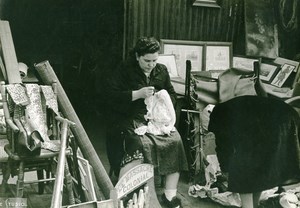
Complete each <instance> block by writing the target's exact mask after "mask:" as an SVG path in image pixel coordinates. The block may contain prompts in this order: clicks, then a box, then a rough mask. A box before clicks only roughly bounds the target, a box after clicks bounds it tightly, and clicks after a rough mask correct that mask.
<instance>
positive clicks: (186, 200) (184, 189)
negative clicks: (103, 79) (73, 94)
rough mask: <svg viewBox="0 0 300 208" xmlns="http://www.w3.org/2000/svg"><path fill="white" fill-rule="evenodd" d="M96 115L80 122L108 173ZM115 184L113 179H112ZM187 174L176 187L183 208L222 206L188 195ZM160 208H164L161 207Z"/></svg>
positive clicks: (160, 190) (99, 117)
mask: <svg viewBox="0 0 300 208" xmlns="http://www.w3.org/2000/svg"><path fill="white" fill-rule="evenodd" d="M96 112H97V113H96V114H93V116H94V118H92V117H91V116H88V115H87V114H86V112H85V113H82V114H80V113H79V116H80V118H81V122H82V124H83V126H84V128H85V130H86V132H87V134H88V136H89V138H90V140H91V142H92V144H93V145H94V147H95V150H96V152H97V153H98V155H99V157H100V160H101V162H102V163H103V165H104V167H105V169H106V171H107V172H109V162H108V159H107V155H106V149H105V126H106V125H105V119H104V116H103V115H102V114H101V112H99V111H96ZM112 181H113V182H115V179H114V178H113V179H112ZM157 181H158V182H156V193H157V196H158V198H159V200H160V198H161V195H162V193H163V188H161V187H160V182H159V180H157ZM190 185H191V184H189V182H188V176H187V174H182V175H181V178H180V181H179V186H178V197H179V198H180V199H181V201H182V205H183V207H184V208H195V207H205V208H222V207H224V206H222V205H219V204H217V203H215V202H213V201H211V200H206V199H200V198H193V197H191V196H189V195H188V189H189V186H190ZM162 208H165V207H164V206H162Z"/></svg>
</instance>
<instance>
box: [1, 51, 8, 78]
mask: <svg viewBox="0 0 300 208" xmlns="http://www.w3.org/2000/svg"><path fill="white" fill-rule="evenodd" d="M0 47H1V46H0ZM0 68H1V72H2V74H1V75H2V76H3V79H4V81H6V80H7V75H6V69H5V66H4V63H3V60H2V57H1V56H0Z"/></svg>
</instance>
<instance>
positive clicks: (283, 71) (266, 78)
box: [233, 56, 299, 88]
mask: <svg viewBox="0 0 300 208" xmlns="http://www.w3.org/2000/svg"><path fill="white" fill-rule="evenodd" d="M254 61H258V59H256V58H249V57H242V56H234V57H233V67H236V68H243V69H248V70H253V62H254ZM298 68H299V62H297V61H292V60H289V59H285V58H281V57H278V58H276V59H274V60H273V61H270V60H268V61H265V62H264V61H263V62H262V63H261V65H260V79H261V80H262V81H263V82H264V83H267V84H270V85H272V86H274V87H278V88H282V87H287V88H293V87H294V85H295V83H296V82H297V80H298V79H299V75H298V74H299V73H298Z"/></svg>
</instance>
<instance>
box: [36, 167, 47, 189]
mask: <svg viewBox="0 0 300 208" xmlns="http://www.w3.org/2000/svg"><path fill="white" fill-rule="evenodd" d="M36 173H37V178H38V180H43V179H44V171H43V169H39V170H37V171H36ZM44 189H45V182H39V183H38V192H39V194H43V193H44Z"/></svg>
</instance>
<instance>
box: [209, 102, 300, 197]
mask: <svg viewBox="0 0 300 208" xmlns="http://www.w3.org/2000/svg"><path fill="white" fill-rule="evenodd" d="M298 126H299V116H298V114H297V112H296V111H295V110H294V109H293V108H292V107H291V106H289V105H288V104H286V103H285V102H283V101H281V100H275V99H271V98H264V97H258V96H242V97H237V98H234V99H231V100H229V101H227V102H224V103H221V104H218V105H216V106H215V108H214V110H213V112H212V114H211V116H210V123H209V127H208V129H209V131H212V132H213V133H214V134H215V136H216V152H217V156H218V159H219V162H220V166H221V170H222V171H224V172H228V175H229V179H228V180H229V181H228V186H229V187H228V188H229V190H230V191H232V192H239V193H253V192H258V191H263V190H266V189H270V188H273V187H276V186H278V185H280V184H283V183H284V182H285V181H287V180H288V179H293V178H298V179H299V177H300V146H299V137H298Z"/></svg>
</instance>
